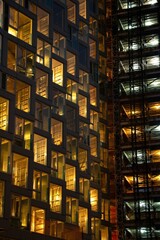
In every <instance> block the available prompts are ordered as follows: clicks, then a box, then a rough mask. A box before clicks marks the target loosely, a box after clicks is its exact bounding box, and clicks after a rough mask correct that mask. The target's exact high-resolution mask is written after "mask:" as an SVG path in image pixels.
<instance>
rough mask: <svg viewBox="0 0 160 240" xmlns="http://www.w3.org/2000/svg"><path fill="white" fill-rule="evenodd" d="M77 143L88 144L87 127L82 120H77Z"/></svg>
mask: <svg viewBox="0 0 160 240" xmlns="http://www.w3.org/2000/svg"><path fill="white" fill-rule="evenodd" d="M79 143H82V144H85V145H88V144H89V127H88V124H86V123H84V122H79Z"/></svg>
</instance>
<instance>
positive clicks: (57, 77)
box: [52, 59, 63, 86]
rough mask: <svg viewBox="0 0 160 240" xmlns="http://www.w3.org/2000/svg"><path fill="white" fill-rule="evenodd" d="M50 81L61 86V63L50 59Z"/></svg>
mask: <svg viewBox="0 0 160 240" xmlns="http://www.w3.org/2000/svg"><path fill="white" fill-rule="evenodd" d="M52 81H53V82H54V83H56V84H58V85H60V86H63V63H61V62H59V61H56V60H55V59H52Z"/></svg>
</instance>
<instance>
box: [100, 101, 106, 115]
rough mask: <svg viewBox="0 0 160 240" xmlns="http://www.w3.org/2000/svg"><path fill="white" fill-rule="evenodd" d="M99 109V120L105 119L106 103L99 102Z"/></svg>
mask: <svg viewBox="0 0 160 240" xmlns="http://www.w3.org/2000/svg"><path fill="white" fill-rule="evenodd" d="M99 107H100V113H99V116H100V118H103V119H106V117H107V116H106V115H107V103H106V102H104V101H102V100H100V101H99Z"/></svg>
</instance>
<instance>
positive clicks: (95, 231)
mask: <svg viewBox="0 0 160 240" xmlns="http://www.w3.org/2000/svg"><path fill="white" fill-rule="evenodd" d="M99 229H100V219H98V218H91V230H92V235H93V236H94V238H92V239H100V231H99Z"/></svg>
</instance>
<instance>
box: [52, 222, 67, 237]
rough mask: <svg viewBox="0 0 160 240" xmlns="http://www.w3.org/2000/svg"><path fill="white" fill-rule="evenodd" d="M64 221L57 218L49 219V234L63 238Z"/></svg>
mask: <svg viewBox="0 0 160 240" xmlns="http://www.w3.org/2000/svg"><path fill="white" fill-rule="evenodd" d="M63 232H64V223H63V222H61V221H57V220H50V236H52V237H58V238H63Z"/></svg>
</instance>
